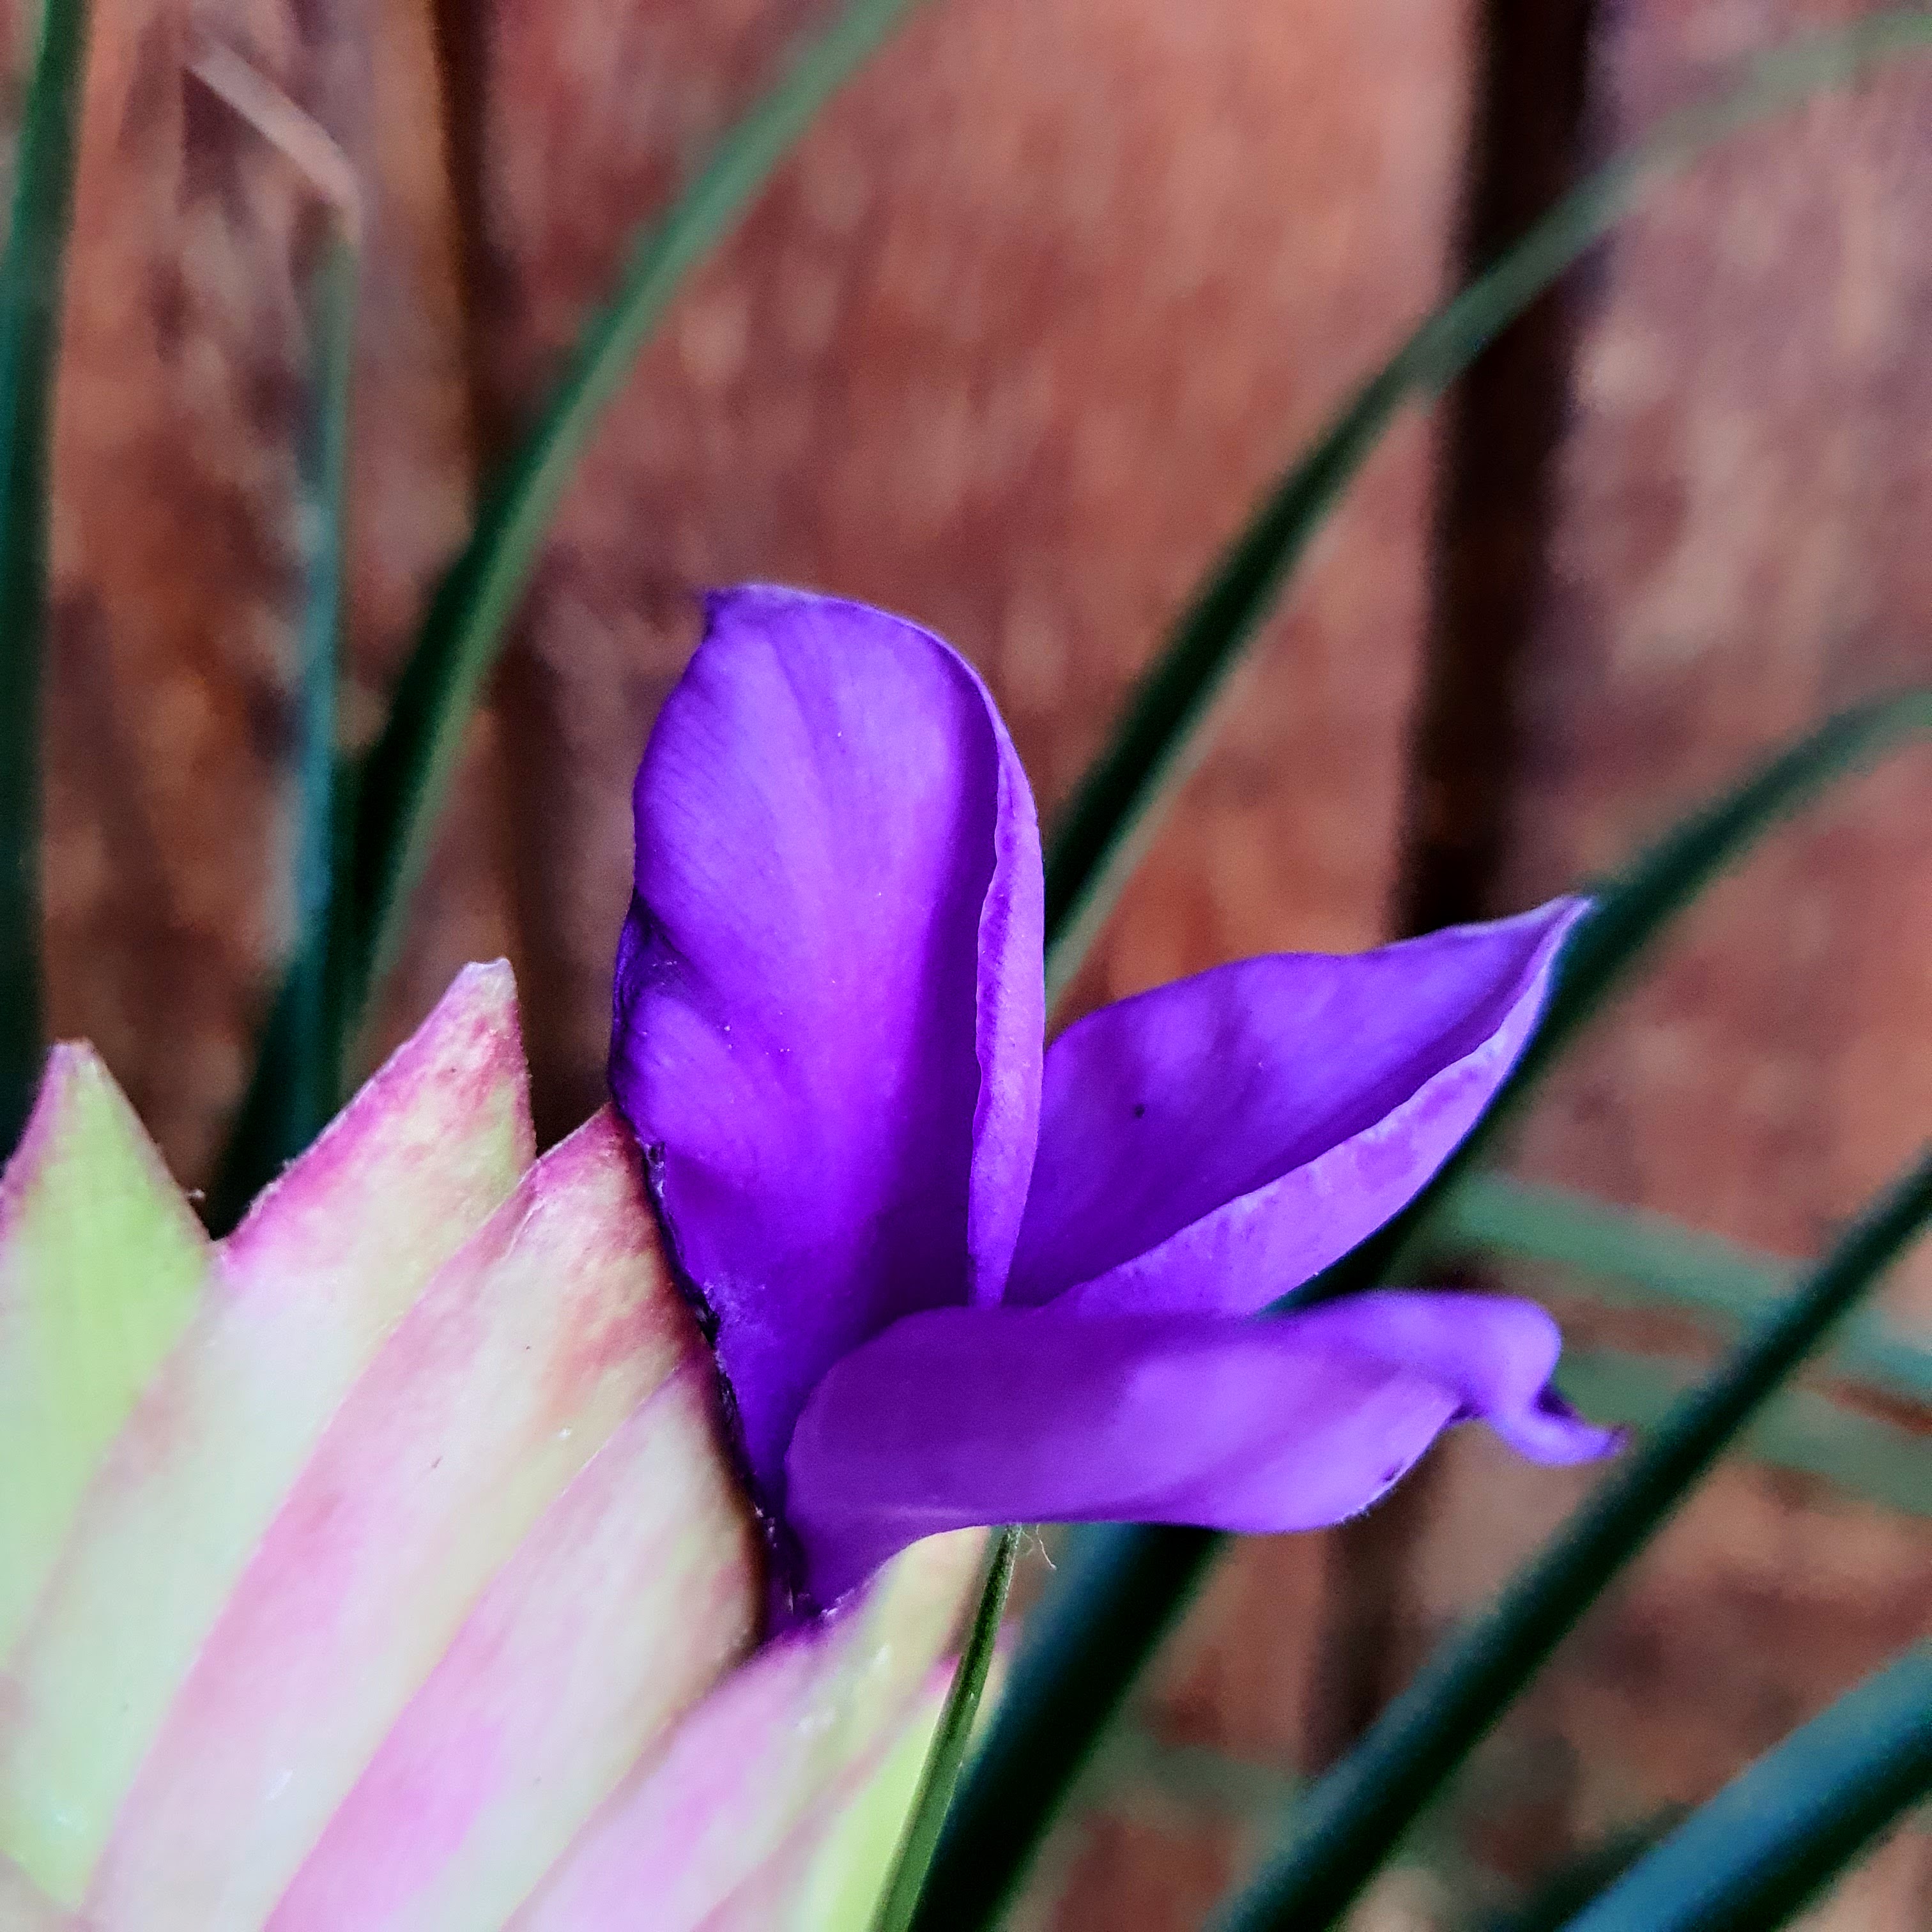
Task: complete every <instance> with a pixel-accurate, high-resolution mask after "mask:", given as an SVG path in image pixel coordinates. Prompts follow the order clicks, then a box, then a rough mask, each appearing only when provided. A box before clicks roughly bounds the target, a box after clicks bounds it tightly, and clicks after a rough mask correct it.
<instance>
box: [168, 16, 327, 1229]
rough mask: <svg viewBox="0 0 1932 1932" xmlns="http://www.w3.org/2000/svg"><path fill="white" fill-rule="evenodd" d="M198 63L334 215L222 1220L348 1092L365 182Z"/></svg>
mask: <svg viewBox="0 0 1932 1932" xmlns="http://www.w3.org/2000/svg"><path fill="white" fill-rule="evenodd" d="M190 73H191V74H192V75H193V77H194V79H195V80H196V83H198V84H199V85H200V86H205V87H206V88H208V89H209V90H210V91H211V92H213V93H214V95H216V96H217V98H219V99H220V101H222V102H223V104H225V105H226V106H227V107H229V109H230V110H232V111H233V113H236V114H237V115H239V116H240V117H241V118H242V119H243V120H245V121H247V122H248V124H249V125H250V126H251V127H253V128H254V129H255V130H256V131H257V133H260V135H261V136H262V137H263V139H265V140H266V141H268V142H269V143H271V144H272V145H273V146H275V148H278V149H279V150H280V151H281V153H282V154H284V156H285V157H287V160H288V161H289V162H290V164H291V165H292V166H293V167H294V168H295V169H296V170H297V171H298V172H299V173H300V174H301V175H302V178H303V179H304V180H305V182H306V183H307V184H308V187H309V188H310V189H311V190H312V191H313V192H314V194H315V196H316V197H317V201H318V202H319V203H320V207H321V209H322V211H323V217H324V219H325V220H326V223H327V226H326V233H325V236H324V239H323V244H322V248H321V253H320V259H319V260H318V261H317V264H316V266H315V268H314V272H313V273H312V275H311V278H310V283H309V291H308V293H309V310H310V323H309V332H308V335H309V342H310V345H311V348H310V354H309V372H310V380H309V412H308V427H307V431H306V434H305V438H304V443H303V449H302V521H303V526H304V537H305V547H306V551H307V557H306V562H305V582H304V586H303V595H302V622H301V625H300V628H299V633H298V637H297V652H298V658H297V664H296V770H295V781H296V783H295V814H294V817H295V837H294V863H293V868H292V871H293V884H294V893H293V898H294V905H293V913H294V919H293V925H294V929H295V943H294V953H293V960H292V962H291V964H290V968H289V971H288V972H287V974H286V975H285V977H284V980H283V982H282V985H281V989H280V991H279V992H278V995H277V997H276V1003H275V1009H274V1011H273V1013H272V1015H271V1017H270V1021H269V1026H268V1028H267V1029H266V1033H265V1034H264V1037H263V1051H262V1055H261V1058H260V1060H259V1061H258V1062H257V1066H256V1068H255V1071H254V1078H253V1079H252V1080H251V1082H250V1085H249V1088H248V1093H247V1094H246V1096H245V1097H244V1100H243V1102H242V1109H241V1112H240V1114H239V1117H238V1118H237V1120H236V1124H235V1127H234V1129H233V1132H232V1133H231V1135H230V1136H229V1145H228V1148H227V1150H226V1154H225V1156H224V1157H223V1161H222V1163H221V1166H220V1168H219V1169H217V1172H216V1174H215V1176H214V1180H213V1181H212V1182H211V1184H210V1186H209V1188H208V1199H207V1203H206V1207H205V1214H206V1216H207V1218H208V1221H209V1222H210V1223H211V1225H212V1226H214V1229H215V1230H216V1232H217V1233H220V1232H225V1231H226V1229H228V1228H229V1227H230V1226H233V1224H234V1223H235V1222H236V1221H237V1220H239V1219H240V1218H241V1215H242V1210H243V1209H244V1208H245V1207H246V1206H247V1205H248V1202H249V1200H250V1199H251V1197H252V1196H254V1193H256V1191H257V1190H258V1189H259V1188H260V1187H261V1186H262V1185H263V1184H264V1183H265V1182H266V1181H269V1180H270V1179H272V1178H273V1177H274V1176H275V1174H276V1173H278V1172H279V1171H280V1170H281V1168H282V1167H283V1166H284V1165H285V1164H286V1163H288V1162H289V1161H290V1160H293V1159H294V1158H295V1157H296V1155H297V1154H299V1153H300V1152H301V1151H302V1149H303V1148H305V1147H307V1146H308V1144H309V1143H310V1142H311V1141H312V1140H314V1139H315V1137H316V1136H317V1134H318V1133H320V1132H321V1130H322V1129H323V1127H325V1126H326V1124H328V1121H329V1118H330V1116H331V1115H333V1114H334V1113H335V1110H336V1109H337V1108H338V1106H340V1105H341V1099H342V1093H341V1088H342V1077H343V1071H344V1052H345V1041H344V1029H345V1028H346V1026H347V1023H348V1017H349V1016H348V1012H347V1005H346V1003H345V998H344V989H343V986H342V978H343V974H344V966H345V961H346V958H347V940H348V937H349V932H348V928H347V926H346V924H345V918H346V910H345V907H344V893H343V891H342V877H341V874H342V866H341V857H342V832H343V827H344V796H343V786H342V771H341V760H340V759H339V757H338V754H337V750H336V703H337V693H338V685H339V682H340V679H341V655H342V646H341V640H342V630H343V578H344V568H345V552H346V547H347V532H348V526H349V500H348V497H349V453H350V429H351V425H350V417H351V405H352V402H353V392H354V388H355V376H356V300H357V292H358V290H357V284H358V266H357V265H358V258H359V254H360V250H361V242H362V193H361V187H360V184H359V181H358V180H357V178H356V170H355V168H354V166H353V164H352V163H351V162H350V158H349V157H348V156H347V154H345V153H344V151H343V150H342V149H341V147H340V146H339V145H338V144H337V143H336V142H335V140H334V139H333V138H332V136H330V134H329V131H328V130H327V129H326V128H325V127H323V126H322V125H321V124H320V122H319V121H317V120H315V119H314V117H313V116H311V115H309V114H308V113H306V112H305V110H303V109H302V108H301V107H299V106H298V105H297V104H296V103H295V102H294V101H293V100H291V99H290V98H289V97H288V96H287V95H285V94H284V93H283V92H282V91H281V89H280V88H279V87H278V86H275V83H273V82H272V81H271V80H269V79H268V78H267V77H266V75H264V74H263V73H262V72H261V71H260V70H259V69H258V68H255V67H254V65H252V64H251V62H249V61H248V59H247V58H245V57H244V56H243V55H241V54H240V53H239V52H236V49H233V47H230V46H228V45H226V43H223V42H220V41H218V40H208V41H204V42H203V43H201V44H200V45H199V46H198V47H197V49H196V51H195V52H194V54H193V57H192V58H191V61H190Z"/></svg>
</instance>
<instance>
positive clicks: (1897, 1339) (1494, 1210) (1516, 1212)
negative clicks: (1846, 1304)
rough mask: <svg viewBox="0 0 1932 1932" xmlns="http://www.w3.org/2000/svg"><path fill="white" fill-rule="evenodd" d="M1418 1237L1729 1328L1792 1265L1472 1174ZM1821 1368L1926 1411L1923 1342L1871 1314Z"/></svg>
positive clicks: (1567, 1193)
mask: <svg viewBox="0 0 1932 1932" xmlns="http://www.w3.org/2000/svg"><path fill="white" fill-rule="evenodd" d="M1428 1243H1429V1248H1430V1255H1431V1258H1432V1259H1436V1260H1441V1261H1445V1262H1453V1261H1455V1260H1457V1259H1462V1258H1464V1257H1466V1256H1469V1255H1470V1254H1472V1253H1473V1254H1477V1255H1487V1256H1495V1257H1498V1258H1500V1259H1506V1260H1510V1261H1517V1262H1532V1263H1534V1264H1535V1265H1538V1266H1541V1267H1545V1268H1559V1269H1561V1270H1562V1271H1565V1273H1568V1274H1576V1275H1580V1276H1582V1277H1584V1278H1585V1279H1586V1280H1588V1281H1589V1283H1590V1285H1591V1298H1592V1300H1593V1301H1610V1302H1615V1303H1619V1304H1622V1305H1624V1306H1626V1307H1632V1308H1651V1309H1661V1310H1666V1311H1667V1312H1669V1313H1673V1314H1677V1315H1685V1316H1691V1317H1693V1318H1694V1319H1697V1320H1699V1321H1700V1322H1716V1323H1718V1324H1720V1325H1722V1326H1724V1327H1725V1328H1731V1329H1735V1328H1737V1327H1738V1326H1739V1325H1741V1324H1742V1323H1744V1322H1750V1321H1752V1320H1754V1319H1756V1318H1757V1316H1759V1315H1760V1314H1761V1313H1763V1310H1764V1309H1765V1307H1766V1304H1769V1303H1770V1302H1772V1301H1777V1300H1778V1299H1780V1298H1781V1297H1783V1296H1784V1295H1787V1294H1789V1293H1790V1291H1791V1289H1793V1287H1794V1286H1796V1283H1797V1281H1798V1280H1799V1276H1800V1275H1801V1274H1802V1273H1803V1269H1802V1267H1801V1266H1800V1265H1799V1263H1797V1262H1793V1261H1787V1260H1786V1259H1784V1256H1781V1255H1769V1254H1763V1253H1759V1252H1757V1250H1754V1249H1751V1248H1748V1247H1743V1246H1742V1245H1741V1244H1739V1243H1737V1242H1736V1241H1727V1240H1725V1239H1724V1238H1723V1237H1722V1236H1721V1235H1709V1234H1705V1233H1703V1232H1700V1231H1699V1230H1697V1229H1691V1228H1687V1227H1685V1226H1683V1225H1682V1223H1679V1222H1676V1221H1674V1220H1672V1219H1671V1218H1670V1217H1669V1216H1667V1215H1664V1214H1647V1213H1645V1212H1643V1211H1640V1210H1638V1209H1636V1208H1615V1207H1613V1206H1611V1205H1610V1204H1609V1203H1608V1202H1603V1201H1598V1200H1596V1199H1593V1198H1592V1197H1591V1196H1589V1195H1586V1194H1583V1193H1577V1192H1575V1191H1574V1190H1571V1189H1568V1188H1563V1187H1544V1186H1540V1185H1538V1184H1533V1183H1531V1182H1527V1181H1514V1180H1511V1179H1510V1178H1508V1177H1507V1176H1506V1175H1499V1174H1472V1175H1469V1176H1468V1177H1467V1178H1466V1179H1465V1180H1464V1181H1463V1183H1462V1184H1461V1185H1460V1187H1456V1188H1454V1189H1453V1190H1451V1192H1450V1193H1449V1194H1448V1196H1446V1197H1445V1199H1444V1200H1443V1202H1442V1205H1441V1207H1440V1208H1439V1210H1438V1211H1437V1212H1436V1215H1435V1217H1434V1218H1433V1220H1431V1221H1430V1224H1429V1230H1428ZM1825 1367H1826V1369H1827V1370H1828V1372H1829V1373H1831V1374H1832V1375H1833V1376H1837V1377H1840V1378H1842V1379H1843V1380H1844V1381H1845V1382H1847V1383H1848V1384H1849V1385H1852V1387H1853V1388H1855V1389H1857V1390H1858V1391H1863V1392H1865V1393H1867V1394H1873V1395H1877V1396H1880V1397H1889V1398H1891V1399H1892V1400H1896V1401H1903V1402H1909V1403H1918V1404H1919V1405H1921V1406H1924V1407H1927V1408H1932V1349H1927V1348H1925V1347H1924V1346H1921V1344H1919V1343H1916V1342H1914V1341H1912V1340H1911V1339H1910V1338H1909V1337H1906V1336H1905V1335H1902V1334H1898V1333H1897V1332H1896V1331H1894V1330H1893V1328H1891V1325H1890V1324H1888V1322H1884V1321H1882V1320H1881V1319H1879V1318H1878V1317H1876V1316H1870V1315H1864V1316H1857V1317H1855V1318H1854V1319H1852V1320H1850V1321H1849V1322H1846V1324H1845V1325H1844V1327H1843V1329H1842V1330H1841V1331H1840V1332H1839V1334H1838V1337H1837V1339H1836V1340H1835V1343H1834V1344H1833V1346H1832V1352H1831V1355H1830V1357H1829V1361H1827V1363H1826V1364H1825Z"/></svg>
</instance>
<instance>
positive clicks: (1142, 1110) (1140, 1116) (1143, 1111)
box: [1134, 1100, 1147, 1121]
mask: <svg viewBox="0 0 1932 1932" xmlns="http://www.w3.org/2000/svg"><path fill="white" fill-rule="evenodd" d="M1134 1118H1135V1119H1136V1120H1137V1121H1144V1120H1145V1119H1146V1118H1147V1103H1146V1102H1145V1100H1136V1102H1135V1103H1134Z"/></svg>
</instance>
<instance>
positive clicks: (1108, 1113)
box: [1007, 898, 1587, 1314]
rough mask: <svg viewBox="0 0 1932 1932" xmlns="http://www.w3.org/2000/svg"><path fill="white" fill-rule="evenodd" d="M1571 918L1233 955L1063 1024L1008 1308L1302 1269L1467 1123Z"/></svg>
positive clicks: (1269, 1291) (1165, 1295) (1383, 1204)
mask: <svg viewBox="0 0 1932 1932" xmlns="http://www.w3.org/2000/svg"><path fill="white" fill-rule="evenodd" d="M1585 910H1587V904H1586V901H1583V900H1580V899H1574V898H1572V899H1559V900H1556V901H1553V902H1552V903H1551V904H1548V905H1546V906H1544V907H1540V908H1539V909H1538V910H1536V911H1534V912H1529V913H1523V914H1522V915H1521V916H1519V917H1517V918H1515V919H1504V920H1501V921H1499V922H1496V923H1495V924H1493V925H1487V926H1461V927H1457V928H1455V929H1452V930H1450V931H1448V932H1437V933H1432V934H1430V935H1428V937H1427V938H1422V939H1415V940H1409V941H1405V942H1404V943H1403V944H1400V945H1397V946H1388V947H1382V949H1381V950H1379V951H1376V952H1373V953H1362V954H1360V955H1358V956H1353V957H1340V958H1331V957H1329V956H1325V955H1322V954H1314V953H1277V954H1274V955H1271V956H1266V957H1264V958H1262V959H1244V960H1241V961H1238V962H1235V964H1233V965H1227V966H1220V967H1217V968H1214V969H1213V970H1212V971H1208V972H1206V973H1202V974H1198V975H1196V977H1194V978H1193V979H1190V980H1181V981H1179V982H1178V983H1175V985H1173V986H1163V987H1160V988H1157V989H1155V990H1154V992H1149V993H1144V994H1142V995H1139V997H1138V998H1133V999H1129V1000H1123V1001H1121V1002H1120V1003H1119V1004H1118V1005H1115V1006H1112V1007H1105V1008H1103V1010H1101V1011H1100V1012H1098V1013H1093V1014H1091V1015H1089V1016H1088V1017H1087V1018H1086V1019H1083V1020H1081V1021H1080V1022H1078V1023H1077V1024H1076V1025H1073V1026H1072V1027H1070V1028H1068V1030H1067V1032H1066V1033H1064V1034H1062V1035H1061V1037H1060V1038H1059V1039H1058V1040H1056V1041H1055V1043H1054V1044H1053V1046H1052V1048H1051V1049H1050V1050H1049V1052H1048V1054H1047V1056H1046V1096H1045V1100H1044V1103H1043V1107H1042V1110H1041V1115H1040V1156H1039V1160H1038V1162H1037V1166H1036V1167H1035V1169H1034V1178H1033V1187H1032V1190H1031V1194H1030V1196H1029V1197H1028V1202H1027V1214H1026V1220H1025V1223H1023V1225H1022V1229H1021V1231H1020V1242H1019V1252H1018V1253H1017V1254H1016V1256H1015V1258H1014V1262H1013V1280H1012V1282H1011V1283H1010V1286H1009V1288H1008V1291H1007V1298H1008V1299H1009V1300H1010V1301H1015V1302H1021V1303H1026V1304H1039V1303H1043V1302H1046V1301H1052V1300H1054V1299H1055V1298H1064V1306H1066V1307H1069V1308H1078V1309H1079V1310H1081V1311H1082V1312H1083V1313H1092V1314H1103V1313H1105V1314H1130V1313H1155V1312H1160V1311H1165V1312H1169V1313H1178V1312H1180V1311H1182V1310H1194V1311H1196V1312H1199V1313H1217V1314H1245V1313H1251V1312H1253V1311H1254V1310H1257V1309H1260V1308H1263V1307H1266V1306H1267V1305H1268V1304H1269V1303H1270V1302H1272V1301H1275V1300H1277V1298H1280V1296H1282V1295H1286V1294H1287V1293H1288V1292H1289V1291H1290V1290H1292V1289H1295V1288H1296V1287H1298V1286H1300V1285H1301V1283H1303V1282H1304V1281H1307V1280H1309V1279H1310V1277H1312V1276H1313V1275H1315V1274H1319V1272H1320V1271H1321V1270H1322V1269H1323V1268H1325V1267H1326V1266H1327V1265H1328V1264H1329V1263H1330V1262H1332V1261H1334V1260H1335V1259H1337V1258H1338V1257H1339V1256H1342V1255H1344V1254H1346V1253H1347V1252H1348V1251H1349V1249H1350V1248H1352V1247H1354V1246H1355V1244H1356V1243H1357V1242H1358V1241H1361V1240H1362V1239H1363V1238H1364V1237H1365V1236H1367V1235H1370V1234H1372V1233H1373V1232H1374V1231H1375V1229H1377V1228H1379V1226H1382V1223H1384V1222H1385V1221H1386V1220H1388V1219H1389V1218H1390V1217H1391V1215H1393V1214H1396V1213H1397V1211H1399V1210H1400V1208H1403V1206H1405V1205H1406V1204H1407V1203H1408V1202H1409V1201H1410V1200H1412V1199H1413V1198H1414V1197H1415V1195H1416V1194H1418V1193H1420V1191H1421V1189H1422V1188H1423V1187H1424V1185H1425V1184H1427V1181H1429V1179H1430V1176H1431V1175H1433V1174H1434V1173H1435V1172H1436V1169H1438V1168H1439V1167H1440V1166H1442V1163H1443V1162H1444V1161H1445V1160H1446V1159H1447V1158H1448V1156H1449V1154H1451V1152H1452V1151H1454V1148H1455V1147H1456V1145H1457V1143H1458V1142H1460V1141H1461V1140H1462V1139H1463V1137H1464V1136H1466V1134H1467V1133H1469V1130H1470V1129H1471V1128H1472V1127H1474V1126H1475V1124H1476V1122H1477V1121H1478V1118H1480V1117H1481V1114H1482V1112H1483V1110H1484V1108H1485V1107H1487V1106H1488V1104H1489V1103H1490V1099H1491V1097H1493V1095H1494V1094H1495V1093H1496V1089H1497V1088H1499V1086H1500V1085H1502V1082H1503V1079H1504V1078H1505V1076H1506V1075H1507V1074H1508V1072H1509V1070H1510V1069H1511V1067H1513V1066H1514V1064H1515V1063H1516V1060H1517V1056H1518V1055H1520V1053H1521V1052H1522V1051H1523V1047H1524V1046H1525V1045H1526V1043H1527V1042H1528V1041H1529V1037H1530V1035H1531V1034H1532V1032H1533V1031H1535V1026H1536V1023H1537V1020H1538V1017H1539V1016H1540V1014H1541V1010H1542V1007H1543V1004H1544V999H1545V998H1546V996H1547V992H1548V989H1549V984H1550V974H1551V971H1552V968H1553V965H1554V964H1555V962H1556V956H1557V954H1558V953H1559V950H1560V949H1561V947H1562V944H1563V941H1564V940H1565V938H1566V936H1567V935H1568V933H1569V931H1570V929H1571V927H1572V926H1574V924H1575V922H1576V921H1577V919H1578V918H1579V917H1580V916H1581V915H1582V914H1583V912H1584V911H1585Z"/></svg>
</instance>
